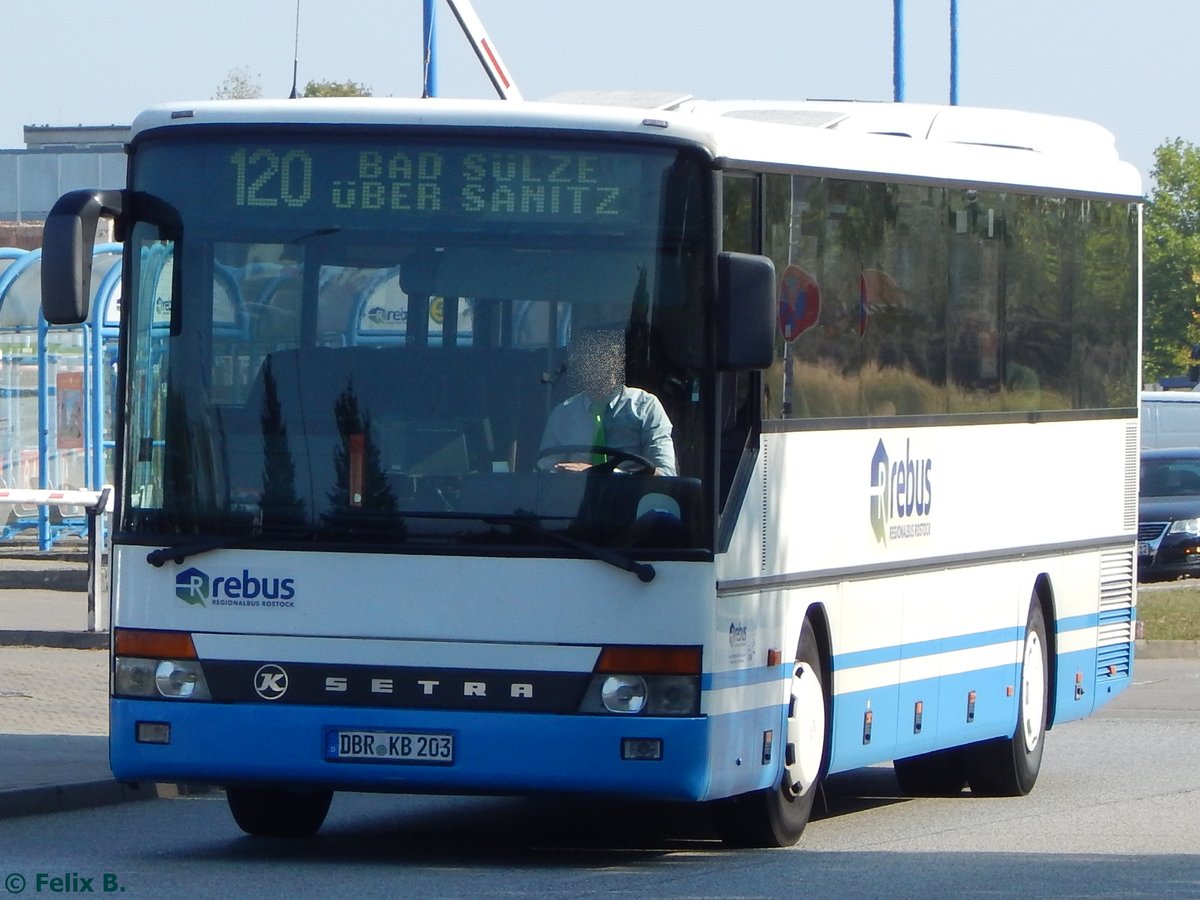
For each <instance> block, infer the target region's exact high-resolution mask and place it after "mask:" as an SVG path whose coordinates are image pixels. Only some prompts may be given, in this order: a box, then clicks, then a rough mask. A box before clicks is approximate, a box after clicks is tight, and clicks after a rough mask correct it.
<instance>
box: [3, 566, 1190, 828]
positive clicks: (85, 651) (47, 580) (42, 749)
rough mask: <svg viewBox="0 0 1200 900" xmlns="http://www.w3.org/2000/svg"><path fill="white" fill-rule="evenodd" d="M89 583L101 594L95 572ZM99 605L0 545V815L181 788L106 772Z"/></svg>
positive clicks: (1142, 655) (1174, 649)
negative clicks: (94, 608) (93, 606)
mask: <svg viewBox="0 0 1200 900" xmlns="http://www.w3.org/2000/svg"><path fill="white" fill-rule="evenodd" d="M97 583H98V584H99V586H100V589H101V590H103V585H104V579H103V576H102V575H101V577H100V578H98V579H97ZM97 602H99V603H100V607H101V610H100V614H99V616H97V615H95V614H93V613H91V612H89V605H88V557H87V553H86V548H85V547H83V546H82V545H64V546H62V547H60V548H59V549H57V550H53V551H47V552H41V551H38V550H37V549H36V547H31V546H29V545H4V544H0V818H6V817H11V816H22V815H35V814H41V813H49V812H56V811H61V810H68V809H78V808H82V807H87V806H100V805H104V804H110V803H123V802H127V801H131V800H143V799H151V798H153V797H156V796H170V795H173V794H176V793H178V792H179V790H180V789H179V788H178V787H177V786H175V785H153V784H147V785H129V784H122V783H119V782H117V781H116V780H115V779H114V778H113V776H112V773H111V771H110V770H109V768H108V737H107V736H108V634H107V631H105V630H93V629H92V627H91V626H92V625H93V624H97V625H99V626H100V627H101V628H106V626H107V622H106V621H105V618H106V617H105V615H104V613H105V610H104V609H103V606H104V604H103V603H102V602H101V601H97ZM1198 657H1200V642H1196V641H1139V642H1138V644H1137V650H1136V658H1137V659H1138V660H1154V659H1179V658H1182V659H1192V660H1194V659H1197V658H1198ZM1136 673H1137V669H1136V667H1135V675H1136ZM1136 680H1137V679H1136V678H1135V681H1136ZM1134 690H1135V691H1136V685H1135V688H1134ZM1127 693H1130V694H1132V693H1134V691H1130V692H1127ZM1134 699H1135V698H1134ZM1121 700H1122V698H1118V701H1117V702H1121Z"/></svg>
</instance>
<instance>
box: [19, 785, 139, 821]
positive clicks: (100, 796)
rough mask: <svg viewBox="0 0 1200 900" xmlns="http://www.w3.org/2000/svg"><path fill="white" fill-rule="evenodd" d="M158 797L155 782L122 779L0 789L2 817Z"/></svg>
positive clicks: (38, 814) (36, 814) (31, 814)
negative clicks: (131, 781) (133, 781)
mask: <svg viewBox="0 0 1200 900" xmlns="http://www.w3.org/2000/svg"><path fill="white" fill-rule="evenodd" d="M157 797H158V793H157V791H156V790H155V785H153V784H122V783H121V782H119V781H81V782H76V783H74V784H55V785H47V786H45V787H35V788H15V789H12V790H7V791H0V819H15V818H17V817H18V816H40V815H45V814H47V813H56V812H69V811H71V810H76V809H89V808H91V807H95V806H112V805H114V804H117V803H129V802H131V801H135V800H154V799H155V798H157Z"/></svg>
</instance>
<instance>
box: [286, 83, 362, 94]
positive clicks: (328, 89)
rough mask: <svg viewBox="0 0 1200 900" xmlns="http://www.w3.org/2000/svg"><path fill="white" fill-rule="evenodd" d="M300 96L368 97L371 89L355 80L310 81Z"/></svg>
mask: <svg viewBox="0 0 1200 900" xmlns="http://www.w3.org/2000/svg"><path fill="white" fill-rule="evenodd" d="M300 96H302V97H370V96H371V89H370V88H369V87H367V86H366V85H365V84H359V83H358V82H357V81H310V82H309V83H308V84H306V85H305V86H304V93H303V94H301V95H300Z"/></svg>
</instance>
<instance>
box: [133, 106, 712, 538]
mask: <svg viewBox="0 0 1200 900" xmlns="http://www.w3.org/2000/svg"><path fill="white" fill-rule="evenodd" d="M131 172H132V176H131V179H132V181H131V183H132V185H133V189H134V193H133V194H132V201H133V206H134V210H133V220H134V221H133V225H132V228H131V231H130V239H131V240H130V255H129V260H130V262H129V268H130V275H129V276H128V280H127V282H126V283H127V285H128V288H127V290H128V293H129V298H128V306H127V309H126V310H125V311H124V315H125V316H126V317H127V319H128V324H129V327H128V342H127V347H126V356H125V365H126V366H127V367H128V375H129V377H128V378H127V379H126V381H125V383H126V385H127V391H128V394H127V396H126V397H125V410H124V411H125V428H124V434H123V440H124V442H125V452H124V454H123V457H122V458H123V459H124V460H125V465H124V472H123V485H122V490H123V501H124V502H123V504H122V520H121V523H120V527H121V529H122V530H124V531H125V532H126V533H128V534H130V535H139V534H140V535H142V536H143V537H145V538H153V539H155V540H161V541H163V542H164V543H171V542H173V541H175V542H176V543H179V544H184V543H186V542H187V541H188V540H192V541H195V539H196V538H200V539H202V540H212V541H216V542H219V541H222V540H223V539H228V541H229V542H230V544H231V545H234V546H236V545H237V543H238V542H239V541H241V540H243V539H253V540H254V541H255V543H256V544H258V543H269V542H281V543H286V542H288V541H292V540H296V541H305V542H313V541H315V542H323V543H327V544H331V545H351V546H353V545H359V544H363V545H372V546H381V545H382V546H391V547H396V548H406V547H414V548H418V549H419V548H424V547H436V546H441V547H453V548H464V549H467V550H470V549H471V548H472V546H474V547H475V551H474V552H481V550H480V548H482V552H487V550H488V548H490V547H502V546H505V545H517V546H520V547H524V548H529V547H535V548H541V549H544V550H545V551H546V552H563V551H561V550H558V549H556V550H553V551H552V550H551V548H562V547H563V546H564V545H567V546H574V545H577V544H579V545H581V544H583V543H586V544H591V545H598V546H604V547H610V548H629V549H630V552H634V551H638V552H640V551H643V550H645V551H654V552H657V553H659V554H662V553H670V552H671V551H684V550H697V549H700V550H704V549H710V548H711V540H712V537H711V532H712V523H711V521H710V519H711V515H710V514H709V513H708V510H711V509H712V508H713V501H712V499H711V482H712V477H711V471H710V467H711V465H712V462H711V460H712V458H713V456H714V453H713V452H712V449H711V443H712V434H713V428H712V427H711V426H708V425H706V422H707V421H708V419H709V418H710V417H711V416H712V415H713V413H712V410H713V408H714V404H713V400H712V397H711V394H712V392H713V384H714V381H713V379H712V376H711V375H706V374H705V373H706V372H711V368H712V366H711V360H710V359H708V354H709V351H708V350H707V343H706V341H705V334H706V321H705V311H706V310H707V309H708V308H710V306H711V304H710V303H709V302H708V300H707V298H708V297H709V296H710V286H709V278H710V274H709V272H710V262H711V259H712V246H711V245H712V240H713V238H712V234H713V231H714V229H713V227H712V224H711V214H710V212H709V210H710V209H711V206H712V203H711V199H710V193H711V190H712V186H711V185H712V182H711V173H710V171H709V167H708V165H707V162H706V160H705V159H704V158H703V157H702V156H700V155H699V154H696V153H694V152H689V151H682V150H679V149H676V148H672V147H668V148H664V147H655V146H648V145H631V144H622V143H613V142H604V143H601V142H598V141H591V142H587V143H585V142H583V141H574V142H562V141H533V140H529V139H510V138H507V137H505V138H497V137H495V136H488V137H481V138H463V137H461V136H453V135H452V136H447V135H445V134H441V135H436V134H430V133H426V132H419V133H412V132H409V133H398V132H396V131H395V130H390V131H383V130H380V131H375V132H372V131H363V130H362V129H355V130H349V131H346V132H344V133H343V132H339V131H337V130H336V129H329V128H324V129H322V130H321V131H320V132H319V133H317V132H306V131H302V130H297V131H286V130H284V131H281V130H278V129H276V130H274V131H272V132H270V133H266V132H263V131H262V130H246V131H240V130H230V129H225V130H222V131H221V132H220V133H219V134H217V133H210V134H203V133H202V134H201V135H199V136H196V137H189V138H187V139H186V140H185V139H178V138H176V137H172V139H170V140H167V139H164V138H163V137H161V136H155V135H154V134H150V135H148V136H146V137H144V138H143V139H142V140H140V141H139V142H138V143H136V144H135V145H134V148H133V162H132V169H131ZM596 346H603V347H604V348H606V349H605V350H604V351H603V353H600V354H599V355H600V356H602V357H604V360H605V365H606V366H608V367H609V369H610V370H611V372H613V373H614V374H613V375H612V383H611V384H609V385H608V386H607V387H605V388H604V390H603V391H602V392H601V393H602V394H603V396H602V397H600V398H599V399H598V400H595V398H594V397H593V395H594V394H595V393H596V391H595V390H592V392H591V394H589V393H588V389H589V378H590V377H591V376H589V374H588V365H589V364H588V363H585V362H584V360H585V359H586V358H587V357H588V355H589V354H588V352H587V351H586V349H584V350H581V349H580V348H587V347H592V348H595V347H596ZM590 355H591V357H592V359H593V362H594V361H595V358H596V356H597V353H596V352H591V354H590ZM580 397H587V398H588V399H589V400H595V402H588V403H584V402H583V401H582V400H581V399H580ZM564 404H566V405H565V406H564ZM567 407H570V408H571V409H572V410H575V409H578V410H583V411H584V414H585V416H586V424H583V425H581V424H579V423H578V422H575V423H567V424H566V425H562V422H560V425H562V427H551V428H548V422H550V421H551V420H552V419H553V418H554V417H555V416H558V417H564V416H567V415H568V413H569V412H570V410H568V409H567ZM564 421H565V420H564ZM570 463H574V465H569V464H570ZM173 536H178V540H176V538H175V537H173ZM564 539H565V540H564ZM541 549H539V550H538V551H537V552H541ZM522 552H530V551H529V550H528V549H525V550H523V551H522ZM566 552H570V551H569V550H568V551H566Z"/></svg>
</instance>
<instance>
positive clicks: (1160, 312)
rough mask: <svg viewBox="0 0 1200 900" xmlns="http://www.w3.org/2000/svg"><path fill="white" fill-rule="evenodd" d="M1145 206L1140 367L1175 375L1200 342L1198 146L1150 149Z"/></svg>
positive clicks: (1149, 377)
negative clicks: (1150, 189) (1151, 166)
mask: <svg viewBox="0 0 1200 900" xmlns="http://www.w3.org/2000/svg"><path fill="white" fill-rule="evenodd" d="M1151 175H1152V177H1153V179H1154V190H1153V192H1152V193H1151V194H1150V198H1149V200H1148V201H1147V202H1146V211H1145V222H1144V229H1145V275H1144V283H1143V287H1144V292H1145V310H1144V313H1143V316H1144V319H1143V326H1142V330H1143V335H1144V336H1143V348H1142V354H1143V369H1144V373H1143V374H1144V377H1145V380H1146V381H1148V382H1149V381H1155V380H1157V379H1159V378H1161V377H1163V376H1165V375H1180V374H1183V373H1184V372H1186V371H1187V368H1188V366H1190V365H1192V361H1191V353H1192V345H1193V344H1197V343H1200V148H1197V147H1196V146H1195V145H1194V144H1191V143H1188V142H1187V141H1184V140H1182V139H1180V138H1176V139H1175V140H1173V141H1170V142H1168V143H1165V144H1163V145H1161V146H1160V147H1158V148H1157V149H1156V150H1155V151H1154V169H1153V170H1152V172H1151Z"/></svg>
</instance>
